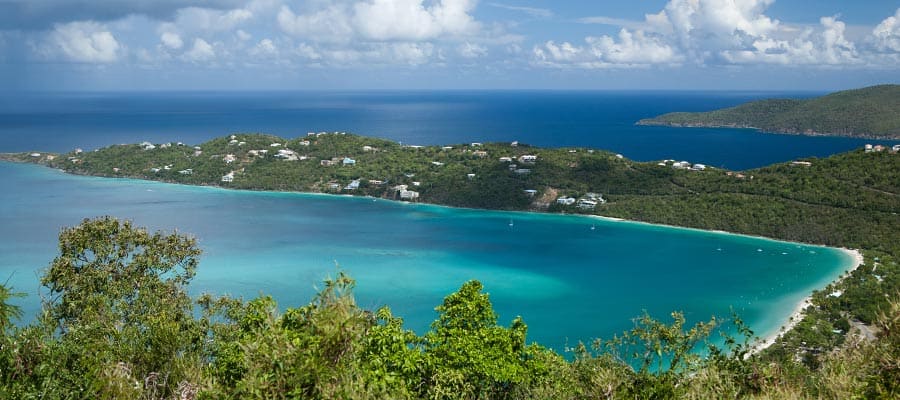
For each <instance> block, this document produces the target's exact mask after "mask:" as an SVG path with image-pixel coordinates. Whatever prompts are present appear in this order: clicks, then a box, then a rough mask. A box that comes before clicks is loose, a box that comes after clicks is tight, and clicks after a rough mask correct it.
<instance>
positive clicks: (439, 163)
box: [431, 161, 444, 167]
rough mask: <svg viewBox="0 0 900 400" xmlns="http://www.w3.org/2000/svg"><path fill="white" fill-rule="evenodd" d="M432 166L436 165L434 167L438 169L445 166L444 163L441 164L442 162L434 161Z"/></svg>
mask: <svg viewBox="0 0 900 400" xmlns="http://www.w3.org/2000/svg"><path fill="white" fill-rule="evenodd" d="M431 165H434V166H437V167H440V166H443V165H444V163H442V162H440V161H432V162H431Z"/></svg>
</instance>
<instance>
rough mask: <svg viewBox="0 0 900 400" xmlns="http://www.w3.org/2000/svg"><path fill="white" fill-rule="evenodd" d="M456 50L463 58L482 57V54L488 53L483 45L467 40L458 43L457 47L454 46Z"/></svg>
mask: <svg viewBox="0 0 900 400" xmlns="http://www.w3.org/2000/svg"><path fill="white" fill-rule="evenodd" d="M456 51H457V52H458V53H459V55H460V56H462V57H464V58H478V57H483V56H486V55H487V53H488V49H487V47H484V46H482V45H479V44H476V43H469V42H465V43H463V44H461V45H459V47H457V48H456Z"/></svg>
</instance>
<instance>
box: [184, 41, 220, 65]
mask: <svg viewBox="0 0 900 400" xmlns="http://www.w3.org/2000/svg"><path fill="white" fill-rule="evenodd" d="M215 58H216V52H215V49H213V46H212V45H211V44H209V43H208V42H207V41H205V40H203V39H200V38H196V39H194V46H193V47H191V49H190V50H188V51H186V52H185V53H184V59H185V60H188V61H192V62H203V61H212V60H214V59H215Z"/></svg>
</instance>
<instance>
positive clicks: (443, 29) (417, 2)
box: [278, 0, 480, 41]
mask: <svg viewBox="0 0 900 400" xmlns="http://www.w3.org/2000/svg"><path fill="white" fill-rule="evenodd" d="M474 8H475V1H474V0H439V1H436V2H434V3H431V4H430V5H426V4H425V1H424V0H367V1H360V2H352V3H347V2H335V3H331V4H330V5H329V6H327V7H325V8H324V9H320V10H315V11H310V12H307V13H301V14H296V13H294V11H293V10H292V9H291V8H290V7H288V6H283V7H282V8H281V10H280V11H279V13H278V25H279V27H280V28H281V29H282V30H283V31H284V32H286V33H288V34H291V35H294V36H301V37H308V38H316V39H319V40H323V41H324V40H332V41H347V40H350V39H352V38H359V39H362V40H368V41H426V40H433V39H438V38H446V37H448V36H460V35H467V34H472V33H475V32H476V31H477V30H478V29H479V27H480V24H479V23H478V22H477V21H476V20H475V18H474V17H473V16H472V15H471V12H472V11H473V10H474Z"/></svg>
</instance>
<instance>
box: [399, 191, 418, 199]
mask: <svg viewBox="0 0 900 400" xmlns="http://www.w3.org/2000/svg"><path fill="white" fill-rule="evenodd" d="M418 198H419V192H416V191H412V190H401V191H400V199H402V200H415V199H418Z"/></svg>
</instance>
